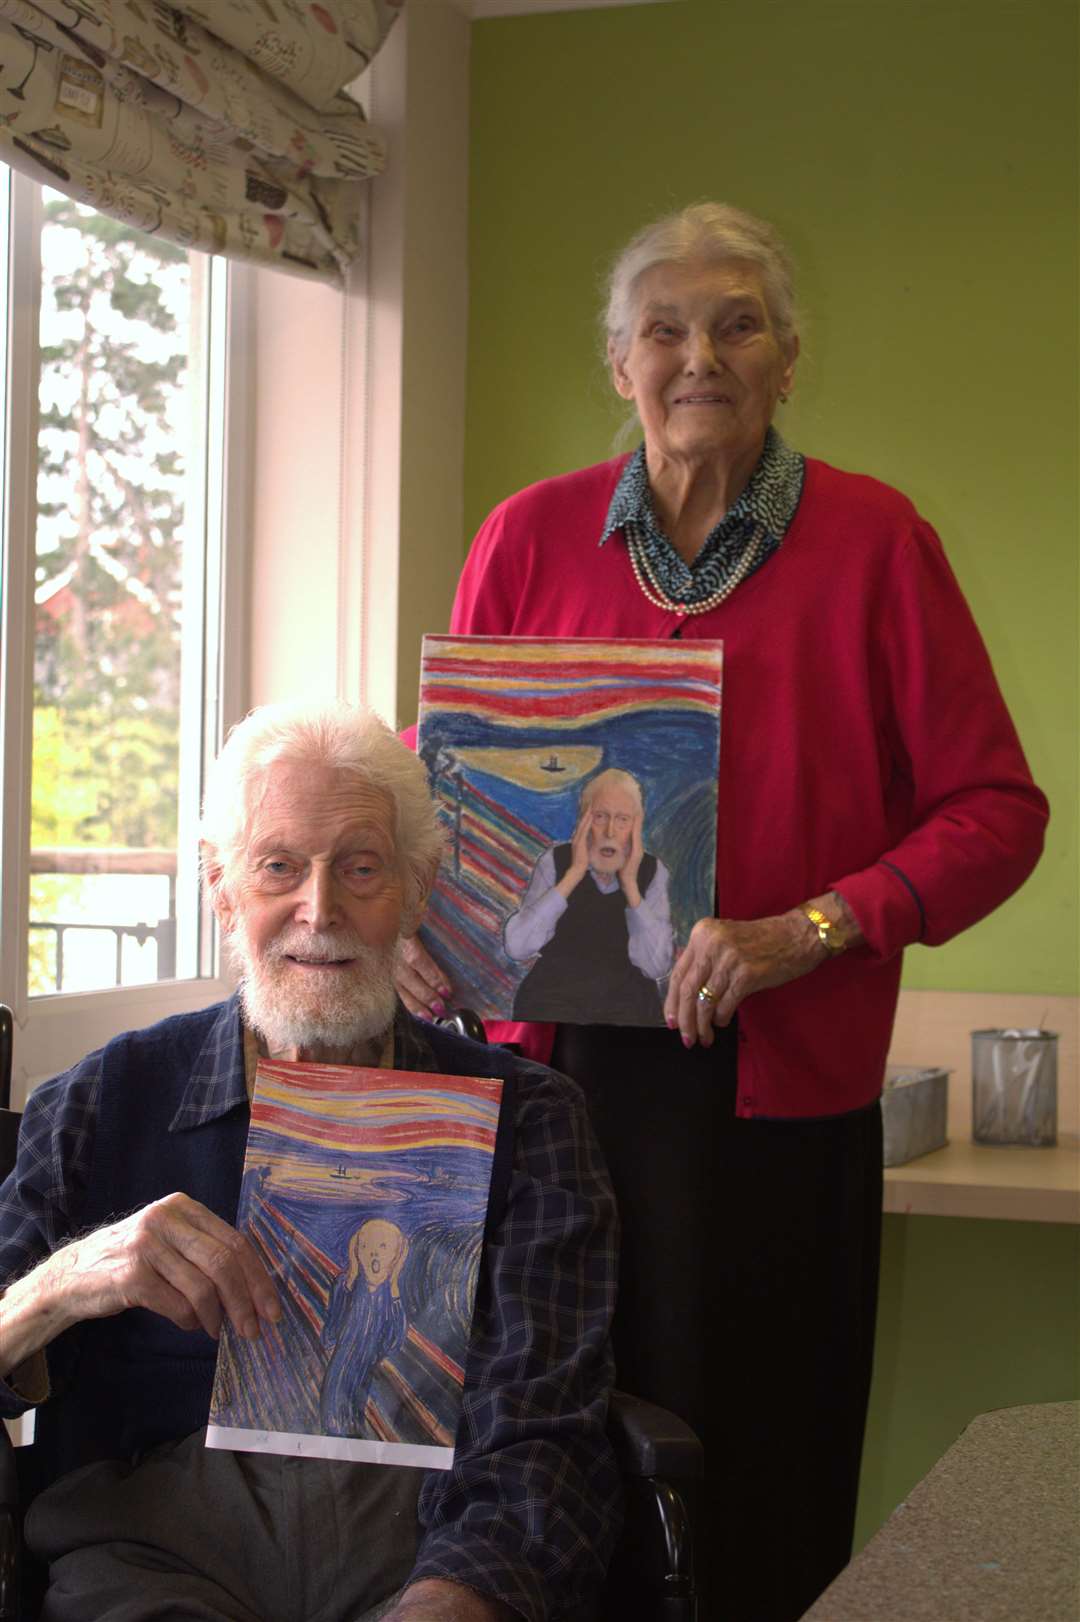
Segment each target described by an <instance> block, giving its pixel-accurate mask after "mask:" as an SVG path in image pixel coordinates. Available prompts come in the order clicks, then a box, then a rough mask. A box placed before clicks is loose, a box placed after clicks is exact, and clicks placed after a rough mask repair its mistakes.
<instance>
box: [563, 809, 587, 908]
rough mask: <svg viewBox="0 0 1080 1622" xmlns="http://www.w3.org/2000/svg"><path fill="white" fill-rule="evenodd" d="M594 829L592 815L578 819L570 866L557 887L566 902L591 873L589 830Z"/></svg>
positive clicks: (581, 816) (583, 813)
mask: <svg viewBox="0 0 1080 1622" xmlns="http://www.w3.org/2000/svg"><path fill="white" fill-rule="evenodd" d="M591 827H592V813H591V812H590V811H583V812H582V813H581V815H580V817H578V821H577V827H576V828H575V829H574V837H573V838H572V839H571V841H570V866H569V867H568V868H567V869H566V872H565V873H564V874H563V876H562V878H561V879H560V880H559V882H558V884H557V885H556V886H555V890H556V892H557V894H559V895H561V896H562V898H563V900H564V901H569V899H570V897H571V895H572V894H573V892H574V891H575V890H576V889H577V887H578V885H579V884H580V883H581V881H582V879H583V878H584V877H585V875H586V873H587V872H588V871H589V829H590V828H591Z"/></svg>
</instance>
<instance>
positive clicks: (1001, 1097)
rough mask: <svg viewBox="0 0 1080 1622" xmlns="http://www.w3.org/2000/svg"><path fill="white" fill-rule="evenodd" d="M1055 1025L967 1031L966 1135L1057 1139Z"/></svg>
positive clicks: (1031, 1142)
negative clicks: (968, 1093) (1052, 1028)
mask: <svg viewBox="0 0 1080 1622" xmlns="http://www.w3.org/2000/svg"><path fill="white" fill-rule="evenodd" d="M1057 1045H1058V1038H1057V1032H1056V1031H1044V1030H1037V1031H1036V1030H1029V1031H1020V1030H1001V1031H972V1033H971V1135H972V1137H973V1138H974V1140H975V1142H976V1143H998V1144H1002V1143H1015V1144H1023V1145H1026V1146H1027V1147H1028V1148H1036V1149H1043V1148H1050V1147H1051V1146H1052V1145H1053V1144H1055V1143H1056V1142H1057Z"/></svg>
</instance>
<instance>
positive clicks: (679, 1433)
mask: <svg viewBox="0 0 1080 1622" xmlns="http://www.w3.org/2000/svg"><path fill="white" fill-rule="evenodd" d="M608 1435H609V1437H610V1438H611V1445H612V1446H613V1447H614V1449H615V1457H616V1458H617V1459H618V1461H619V1468H620V1469H621V1470H622V1472H623V1474H624V1475H627V1476H663V1477H665V1478H669V1477H678V1478H682V1479H686V1478H687V1477H697V1476H701V1475H704V1473H705V1450H704V1448H703V1447H702V1445H701V1442H700V1441H699V1440H698V1437H697V1436H696V1434H695V1433H694V1432H693V1431H692V1430H691V1429H690V1426H689V1425H688V1424H687V1423H686V1421H685V1420H682V1419H680V1418H679V1416H678V1415H677V1414H672V1413H669V1412H668V1410H667V1409H666V1408H658V1407H657V1406H656V1404H655V1403H653V1402H644V1401H643V1400H642V1398H640V1397H632V1396H630V1394H629V1392H626V1391H613V1392H612V1393H611V1404H610V1406H609V1408H608Z"/></svg>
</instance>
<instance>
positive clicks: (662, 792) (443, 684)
mask: <svg viewBox="0 0 1080 1622" xmlns="http://www.w3.org/2000/svg"><path fill="white" fill-rule="evenodd" d="M722 676H723V649H722V644H721V643H719V642H715V641H702V642H691V641H687V642H681V641H649V640H646V639H640V640H639V639H622V640H618V641H594V640H591V639H587V638H570V639H563V640H555V639H550V638H546V637H510V638H504V637H484V636H470V637H455V636H427V637H425V638H424V650H423V661H422V667H421V689H420V728H419V739H418V748H419V750H420V753H421V755H422V757H423V759H424V761H425V763H426V765H427V768H428V773H429V776H430V780H431V784H432V789H433V792H434V794H435V797H436V800H437V803H438V806H439V810H440V815H441V817H442V820H443V823H444V825H445V830H446V835H447V851H446V856H445V859H444V861H443V864H442V867H441V870H440V873H439V877H438V881H437V884H436V888H435V891H434V894H433V896H432V900H431V904H430V906H429V908H428V913H427V917H426V919H425V922H424V927H423V930H422V939H423V941H424V944H425V945H426V946H427V948H428V950H429V951H430V952H431V953H432V955H433V956H434V957H435V958H436V960H437V961H438V962H439V963H440V964H441V965H442V967H443V968H444V970H445V971H446V973H447V975H448V977H449V979H450V981H451V983H452V987H453V1000H454V1001H455V1003H456V1004H457V1005H458V1006H465V1007H469V1008H472V1009H473V1010H474V1011H475V1012H476V1013H478V1014H480V1015H482V1016H483V1017H485V1018H495V1019H520V1020H557V1021H565V1022H568V1023H571V1024H574V1023H576V1024H616V1025H660V1024H662V1023H663V1001H664V995H665V992H666V987H667V980H668V977H669V975H670V973H671V968H672V965H673V963H674V961H675V957H676V955H677V954H678V952H679V951H680V950H681V948H682V947H683V946H684V945H685V943H686V940H687V937H688V935H689V932H690V930H691V928H692V927H693V925H694V923H696V921H697V920H698V918H701V917H703V916H707V915H711V914H712V912H713V895H714V886H715V878H716V816H717V774H718V769H719V760H720V708H721V693H722Z"/></svg>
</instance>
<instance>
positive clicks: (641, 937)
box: [626, 861, 675, 980]
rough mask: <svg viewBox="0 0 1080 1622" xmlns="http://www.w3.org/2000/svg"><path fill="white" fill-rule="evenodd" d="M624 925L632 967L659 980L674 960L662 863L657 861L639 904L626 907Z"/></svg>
mask: <svg viewBox="0 0 1080 1622" xmlns="http://www.w3.org/2000/svg"><path fill="white" fill-rule="evenodd" d="M626 925H627V930H628V932H629V945H628V948H627V949H628V951H629V953H630V961H631V963H632V964H633V965H634V967H635V969H640V970H641V972H642V974H646V975H648V977H649V979H650V980H662V979H663V978H664V976H665V975H666V974H670V973H671V965H672V963H673V962H674V959H675V937H674V935H673V933H672V929H671V902H670V899H669V896H668V871H667V868H666V867H665V866H664V864H663V862H661V861H657V864H656V872H655V873H654V874H653V877H652V883H651V884H650V885H649V887H648V889H647V890H646V891H645V894H644V895H643V896H642V898H641V902H640V904H639V905H638V906H636V907H627V909H626Z"/></svg>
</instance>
